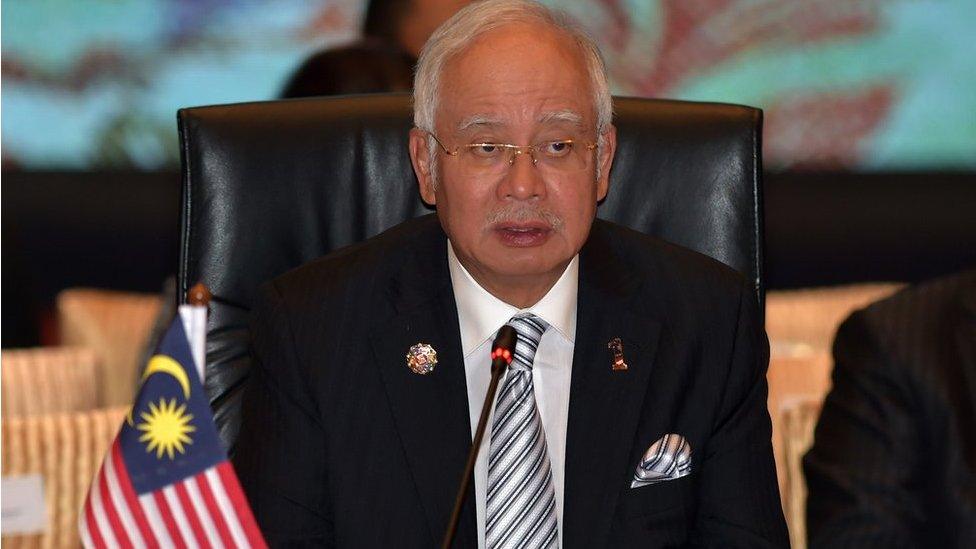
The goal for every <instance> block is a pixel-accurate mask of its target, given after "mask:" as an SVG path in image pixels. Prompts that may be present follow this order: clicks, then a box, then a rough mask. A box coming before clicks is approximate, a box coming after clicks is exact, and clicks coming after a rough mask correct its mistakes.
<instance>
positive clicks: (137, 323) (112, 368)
mask: <svg viewBox="0 0 976 549" xmlns="http://www.w3.org/2000/svg"><path fill="white" fill-rule="evenodd" d="M161 305H162V298H161V297H160V296H159V295H156V294H141V293H135V292H118V291H113V290H99V289H94V288H69V289H67V290H63V291H61V292H60V293H59V294H58V297H57V313H58V325H59V327H60V329H61V341H62V343H64V344H66V345H78V346H83V347H88V348H89V349H93V350H94V351H95V354H96V356H97V357H98V372H97V374H96V380H97V384H98V399H99V406H121V405H130V404H132V399H133V397H134V396H135V392H136V385H137V384H138V381H139V374H140V373H141V372H142V367H143V364H140V361H141V360H142V358H143V356H142V355H143V354H144V351H145V348H146V345H147V343H148V342H149V333H150V330H151V329H152V327H153V321H154V320H155V319H156V317H157V315H158V314H159V310H160V306H161Z"/></svg>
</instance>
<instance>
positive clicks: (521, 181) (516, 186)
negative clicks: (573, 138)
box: [498, 149, 546, 200]
mask: <svg viewBox="0 0 976 549" xmlns="http://www.w3.org/2000/svg"><path fill="white" fill-rule="evenodd" d="M498 194H499V198H501V199H507V198H513V199H516V200H530V199H534V198H543V197H545V194H546V182H545V180H544V179H543V178H542V173H541V172H540V170H539V166H538V164H536V162H535V157H533V156H532V152H531V151H530V150H526V149H522V150H519V151H513V152H512V157H511V163H510V165H509V166H508V170H507V171H506V173H505V177H504V178H503V179H502V181H501V183H500V184H499V186H498Z"/></svg>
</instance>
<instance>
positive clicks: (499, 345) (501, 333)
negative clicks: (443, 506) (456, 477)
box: [441, 325, 518, 549]
mask: <svg viewBox="0 0 976 549" xmlns="http://www.w3.org/2000/svg"><path fill="white" fill-rule="evenodd" d="M517 340H518V336H517V335H516V333H515V329H514V328H512V327H511V326H508V325H505V326H502V327H501V329H500V330H498V335H497V336H496V337H495V341H494V342H493V343H492V345H491V348H492V351H491V381H490V382H489V383H488V393H487V394H485V402H484V404H482V405H481V417H480V418H478V428H477V429H476V430H475V432H474V440H473V441H472V442H471V451H470V452H468V462H467V463H466V464H465V466H464V475H463V476H462V477H461V485H460V486H459V487H458V492H457V496H456V497H455V498H454V510H453V511H452V512H451V521H450V523H448V526H447V531H446V532H444V540H443V541H442V542H441V549H450V547H451V541H453V540H454V533H455V531H456V530H457V525H458V520H459V519H460V518H461V507H463V506H464V499H465V496H467V495H468V485H469V484H471V477H472V475H473V473H474V462H475V461H476V460H477V459H478V450H479V449H480V448H481V440H482V439H483V438H484V437H485V426H486V425H487V424H488V413H489V412H490V411H491V404H492V403H493V402H494V401H495V392H496V391H497V390H498V382H499V380H501V378H502V373H504V372H505V368H507V367H508V365H509V364H510V363H511V362H512V357H513V356H514V354H515V343H516V341H517Z"/></svg>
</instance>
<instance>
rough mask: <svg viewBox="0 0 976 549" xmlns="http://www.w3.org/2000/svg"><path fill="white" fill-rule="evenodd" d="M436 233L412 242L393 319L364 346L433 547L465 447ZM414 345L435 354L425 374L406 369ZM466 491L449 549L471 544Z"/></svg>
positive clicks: (447, 292) (457, 360) (463, 404)
mask: <svg viewBox="0 0 976 549" xmlns="http://www.w3.org/2000/svg"><path fill="white" fill-rule="evenodd" d="M437 233H438V234H437V237H436V238H431V239H430V241H429V242H427V241H426V239H425V241H424V242H423V243H422V244H420V247H421V249H419V250H417V252H416V254H415V255H414V257H416V258H419V259H420V261H414V262H410V264H407V265H405V266H404V268H403V269H402V270H401V271H400V273H398V276H397V280H396V283H395V285H394V288H393V289H392V290H391V296H390V299H391V301H392V302H393V305H394V308H395V310H396V311H397V314H396V315H395V316H394V317H393V318H392V319H390V320H389V321H387V322H385V323H382V324H380V325H378V326H376V327H375V328H374V329H373V332H372V345H373V351H374V353H375V357H376V362H377V364H378V365H379V368H380V371H381V374H382V378H383V382H384V384H385V386H386V394H387V397H388V399H389V402H390V408H391V410H392V411H393V416H394V417H393V419H394V422H395V424H396V428H397V431H398V434H399V437H400V440H399V442H400V444H402V447H403V452H404V455H405V456H406V460H407V463H408V464H409V468H410V474H411V475H412V477H413V480H414V484H415V486H416V488H417V493H418V494H419V496H420V502H421V505H423V509H424V513H425V515H426V516H427V520H428V523H429V528H430V532H431V536H432V538H433V540H432V542H433V543H436V544H439V543H440V539H441V537H442V536H443V535H444V531H445V529H446V528H447V523H448V520H449V519H450V513H451V509H452V506H453V505H454V497H455V493H456V492H457V487H458V484H459V482H460V479H461V474H462V472H463V470H464V464H465V460H466V458H467V453H468V450H469V449H470V447H471V429H470V423H469V421H470V420H469V417H470V416H469V413H468V399H467V389H466V382H465V375H464V358H463V356H462V354H461V336H460V332H459V328H458V319H457V307H456V305H455V302H454V293H453V291H452V288H451V283H450V275H449V272H448V268H447V248H446V239H445V237H444V236H443V233H441V232H440V231H437ZM415 343H427V344H430V345H431V346H432V347H433V348H434V349H435V350H436V351H437V360H438V362H437V365H436V366H435V368H434V370H433V371H432V372H431V373H429V374H427V375H419V374H415V373H413V372H412V371H411V370H410V369H409V368H408V367H407V364H406V355H407V352H408V350H409V348H410V346H411V345H414V344H415ZM473 486H474V485H473V483H472V484H471V487H470V488H469V490H468V495H467V500H466V502H465V508H464V510H463V512H462V514H461V521H460V524H459V525H458V530H457V535H456V537H455V546H457V547H470V546H475V545H476V544H477V530H476V527H475V511H474V503H475V501H474V489H473Z"/></svg>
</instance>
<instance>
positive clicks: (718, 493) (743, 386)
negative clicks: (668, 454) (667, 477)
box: [692, 285, 789, 547]
mask: <svg viewBox="0 0 976 549" xmlns="http://www.w3.org/2000/svg"><path fill="white" fill-rule="evenodd" d="M733 329H734V331H735V336H734V347H733V351H732V357H731V360H730V363H729V369H728V377H727V380H726V384H725V390H724V393H723V395H722V399H721V404H720V406H719V413H718V414H717V416H716V422H715V428H714V430H713V434H712V436H711V438H710V440H709V442H708V444H707V445H706V447H705V448H704V449H703V452H704V457H703V458H702V460H701V462H700V467H701V475H700V477H699V479H700V483H701V485H700V486H701V488H700V494H701V498H700V502H699V512H698V517H699V518H698V522H697V524H696V528H695V535H694V537H693V538H692V543H693V545H696V546H720V547H788V546H789V540H788V535H787V531H786V522H785V521H784V519H783V509H782V506H781V504H780V498H779V488H778V485H777V483H776V466H775V464H774V462H773V450H772V444H771V426H770V422H769V413H768V412H767V409H766V393H767V388H766V368H767V366H768V363H769V345H768V343H767V341H766V336H765V332H764V330H763V329H762V325H761V320H760V315H759V307H758V304H757V302H756V299H755V295H754V294H753V292H752V290H751V289H750V288H748V287H747V286H746V285H743V288H742V289H741V291H740V295H739V312H738V322H737V326H736V327H734V328H733Z"/></svg>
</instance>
